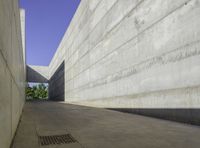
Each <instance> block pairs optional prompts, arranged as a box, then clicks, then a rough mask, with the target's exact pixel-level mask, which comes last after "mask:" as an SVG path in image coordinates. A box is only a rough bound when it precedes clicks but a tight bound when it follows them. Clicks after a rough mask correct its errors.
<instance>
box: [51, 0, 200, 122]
mask: <svg viewBox="0 0 200 148" xmlns="http://www.w3.org/2000/svg"><path fill="white" fill-rule="evenodd" d="M199 18H200V1H199V0H176V1H174V0H165V1H163V0H145V1H143V0H82V1H81V3H80V6H79V8H78V10H77V12H76V14H75V16H74V18H73V20H72V22H71V25H70V26H69V28H68V30H67V32H66V33H65V35H64V37H63V39H62V42H61V43H60V45H59V48H58V50H57V52H56V54H55V56H54V58H53V60H52V61H51V63H50V65H49V71H50V76H51V75H52V74H53V73H54V72H55V71H56V69H57V68H58V67H59V65H60V64H61V63H62V62H63V61H65V101H66V102H69V103H75V104H82V105H88V106H95V107H105V108H117V109H125V110H126V109H127V110H129V111H133V112H134V109H136V112H140V111H138V110H140V109H141V113H144V114H149V113H145V112H146V111H148V112H149V110H148V109H158V110H157V111H155V110H154V111H153V113H152V115H153V116H168V117H169V118H171V117H172V116H173V118H179V117H180V116H183V115H185V116H184V117H183V118H184V119H183V120H188V122H190V120H193V119H195V122H196V121H197V122H198V121H200V117H199V116H198V114H196V113H197V112H196V111H195V112H193V110H191V109H195V108H199V107H200V98H199V97H200V28H199V26H200V19H199ZM175 108H176V109H183V110H184V109H186V111H185V110H184V112H182V110H178V111H177V110H174V109H175ZM144 109H146V110H144ZM163 109H171V110H170V111H165V112H163V114H162V115H161V112H162V111H163ZM187 109H188V110H187ZM189 109H190V110H189ZM179 111H180V112H179ZM155 112H156V113H155ZM156 114H157V115H156ZM181 120H182V119H181ZM191 122H193V121H191Z"/></svg>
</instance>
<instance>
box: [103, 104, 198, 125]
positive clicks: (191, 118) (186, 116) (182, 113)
mask: <svg viewBox="0 0 200 148" xmlns="http://www.w3.org/2000/svg"><path fill="white" fill-rule="evenodd" d="M107 109H110V110H115V111H120V112H126V113H132V114H138V115H144V116H150V117H155V118H160V119H165V120H171V121H176V122H181V123H187V124H193V125H198V126H200V109H198V108H194V109H193V108H192V109H191V108H180V109H169V108H156V109H154V108H142V109H141V108H107Z"/></svg>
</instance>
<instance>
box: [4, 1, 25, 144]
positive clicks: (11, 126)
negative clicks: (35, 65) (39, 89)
mask: <svg viewBox="0 0 200 148" xmlns="http://www.w3.org/2000/svg"><path fill="white" fill-rule="evenodd" d="M23 17H25V16H21V18H23ZM22 24H23V21H22ZM22 28H23V27H22ZM24 51H25V50H23V46H22V35H21V19H20V10H19V6H18V1H17V0H0V147H1V148H9V146H10V143H11V140H12V138H13V136H14V134H15V130H16V128H17V125H18V121H19V118H20V115H21V112H22V107H23V105H24V100H25V89H24V87H25V61H24V59H25V57H24V55H25V54H24Z"/></svg>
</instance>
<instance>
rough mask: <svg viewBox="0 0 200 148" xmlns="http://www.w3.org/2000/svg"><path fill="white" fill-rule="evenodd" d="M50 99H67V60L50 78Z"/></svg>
mask: <svg viewBox="0 0 200 148" xmlns="http://www.w3.org/2000/svg"><path fill="white" fill-rule="evenodd" d="M49 100H52V101H64V100H65V62H64V61H63V62H62V64H61V65H60V66H59V67H58V69H57V70H56V72H55V73H54V74H53V76H52V77H51V78H50V80H49Z"/></svg>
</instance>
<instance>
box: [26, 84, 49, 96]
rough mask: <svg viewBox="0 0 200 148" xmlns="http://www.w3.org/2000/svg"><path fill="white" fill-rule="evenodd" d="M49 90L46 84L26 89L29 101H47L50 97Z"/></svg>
mask: <svg viewBox="0 0 200 148" xmlns="http://www.w3.org/2000/svg"><path fill="white" fill-rule="evenodd" d="M47 90H48V88H47V86H46V85H45V84H38V85H34V86H33V87H30V86H29V85H28V86H27V88H26V96H27V98H28V99H47V97H48V91H47Z"/></svg>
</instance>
